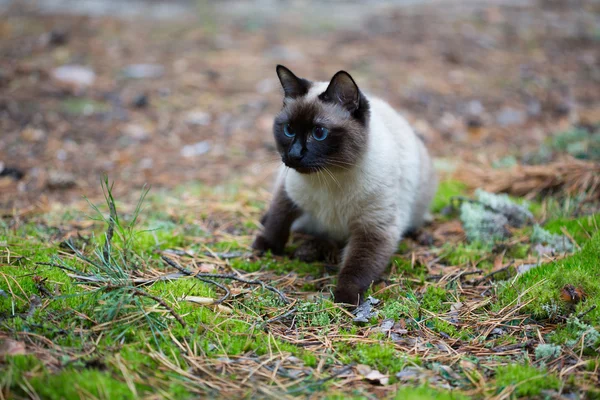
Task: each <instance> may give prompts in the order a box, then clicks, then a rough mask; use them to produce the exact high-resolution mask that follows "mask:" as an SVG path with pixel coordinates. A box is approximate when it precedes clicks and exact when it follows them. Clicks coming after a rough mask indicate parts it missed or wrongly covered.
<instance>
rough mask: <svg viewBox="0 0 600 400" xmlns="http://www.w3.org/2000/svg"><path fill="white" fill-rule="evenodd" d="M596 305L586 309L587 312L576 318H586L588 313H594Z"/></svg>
mask: <svg viewBox="0 0 600 400" xmlns="http://www.w3.org/2000/svg"><path fill="white" fill-rule="evenodd" d="M596 307H597V305H596V304H594V305H593V306H591V307H590V308H588V309H587V310H585V311H583V312H581V313H579V314H577V318H583V317H584V316H586V315H587V314H589V313H590V312H592V311H594V310H595V309H596Z"/></svg>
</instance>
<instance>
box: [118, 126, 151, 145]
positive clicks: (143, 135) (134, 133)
mask: <svg viewBox="0 0 600 400" xmlns="http://www.w3.org/2000/svg"><path fill="white" fill-rule="evenodd" d="M122 133H123V134H124V135H127V136H129V137H130V138H132V139H135V140H140V141H142V140H146V139H148V138H149V137H150V133H149V132H148V130H147V129H146V128H144V127H143V126H141V125H138V124H127V125H125V127H123V130H122Z"/></svg>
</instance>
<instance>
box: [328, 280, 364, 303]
mask: <svg viewBox="0 0 600 400" xmlns="http://www.w3.org/2000/svg"><path fill="white" fill-rule="evenodd" d="M333 297H334V300H335V302H336V303H344V304H351V305H353V306H357V305H359V304H360V302H361V301H362V291H361V290H360V288H359V287H358V285H356V284H354V283H343V282H340V283H338V285H337V287H336V288H335V291H334V292H333Z"/></svg>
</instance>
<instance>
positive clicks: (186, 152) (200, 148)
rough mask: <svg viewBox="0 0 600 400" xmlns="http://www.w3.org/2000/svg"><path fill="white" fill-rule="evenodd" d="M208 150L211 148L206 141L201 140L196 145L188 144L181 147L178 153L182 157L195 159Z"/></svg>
mask: <svg viewBox="0 0 600 400" xmlns="http://www.w3.org/2000/svg"><path fill="white" fill-rule="evenodd" d="M210 148H211V145H210V143H209V142H208V141H206V140H203V141H201V142H198V143H194V144H188V145H186V146H183V147H182V148H181V151H180V153H181V155H182V156H183V157H195V156H199V155H202V154H205V153H208V151H209V150H210Z"/></svg>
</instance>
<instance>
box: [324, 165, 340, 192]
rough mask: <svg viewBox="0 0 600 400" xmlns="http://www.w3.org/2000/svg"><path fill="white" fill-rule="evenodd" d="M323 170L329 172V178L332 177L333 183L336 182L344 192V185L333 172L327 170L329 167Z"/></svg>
mask: <svg viewBox="0 0 600 400" xmlns="http://www.w3.org/2000/svg"><path fill="white" fill-rule="evenodd" d="M323 170H324V171H325V172H327V173H328V174H329V176H330V177H331V179H333V182H335V184H336V185H337V187H338V188H339V189H340V190H342V185H341V184H340V182H339V181H338V180H337V178H336V177H335V176H334V174H333V173H331V171H330V170H329V169H328V168H327V167H323Z"/></svg>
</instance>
